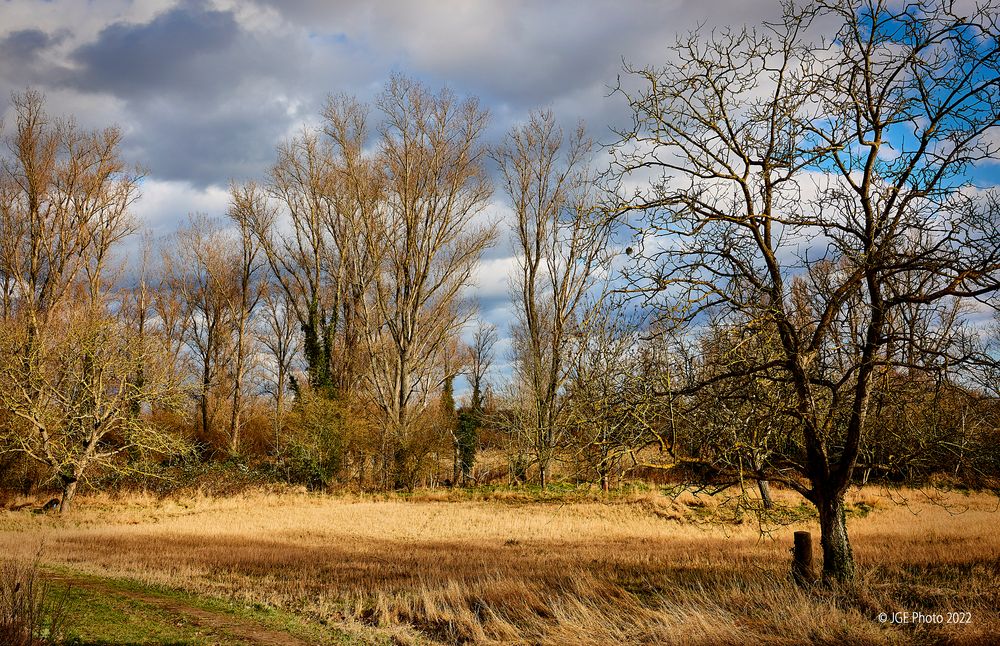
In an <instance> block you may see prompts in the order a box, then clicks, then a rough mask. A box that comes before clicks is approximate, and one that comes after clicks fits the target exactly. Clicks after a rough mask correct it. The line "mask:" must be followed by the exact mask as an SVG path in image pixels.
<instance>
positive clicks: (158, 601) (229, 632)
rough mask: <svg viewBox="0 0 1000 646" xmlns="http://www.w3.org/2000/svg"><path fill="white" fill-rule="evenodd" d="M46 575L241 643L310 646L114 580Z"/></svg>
mask: <svg viewBox="0 0 1000 646" xmlns="http://www.w3.org/2000/svg"><path fill="white" fill-rule="evenodd" d="M45 578H46V579H48V580H50V581H58V582H60V583H65V584H67V585H70V586H72V587H74V588H79V589H83V590H89V591H91V592H97V593H99V594H102V595H115V596H119V597H126V598H128V599H132V600H134V601H138V602H141V603H144V604H147V605H150V606H153V607H155V608H158V609H160V610H162V611H164V612H165V613H169V614H173V615H179V616H181V617H183V618H184V619H186V620H187V621H189V622H190V623H191V624H193V625H195V626H197V627H199V628H202V629H205V630H208V631H211V632H213V633H216V634H218V635H220V636H222V637H228V638H235V639H237V640H239V641H240V642H241V643H245V644H260V645H261V646H265V645H266V646H310V644H309V642H305V641H303V640H301V639H299V638H298V637H295V636H294V635H291V634H289V633H286V632H283V631H278V630H273V629H271V628H267V627H266V626H264V625H263V624H260V623H258V622H255V621H253V620H250V619H242V618H240V617H236V616H233V615H230V614H226V613H223V612H214V611H211V610H205V609H204V608H197V607H195V606H191V605H189V604H186V603H184V602H183V601H180V600H178V599H174V598H171V597H168V596H165V595H157V594H155V593H150V592H137V591H135V590H128V589H124V588H121V587H119V586H115V585H113V584H111V583H106V582H102V581H96V580H93V579H85V578H79V577H74V576H72V575H67V574H54V573H47V574H46V575H45ZM223 643H226V642H223Z"/></svg>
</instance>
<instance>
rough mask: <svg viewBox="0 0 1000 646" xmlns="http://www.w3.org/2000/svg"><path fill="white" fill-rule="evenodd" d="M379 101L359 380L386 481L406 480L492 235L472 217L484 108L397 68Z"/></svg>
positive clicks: (484, 181) (481, 185) (479, 201)
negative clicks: (385, 445) (378, 176)
mask: <svg viewBox="0 0 1000 646" xmlns="http://www.w3.org/2000/svg"><path fill="white" fill-rule="evenodd" d="M378 105H379V108H380V109H381V111H382V113H383V116H384V121H383V123H382V125H381V128H380V138H379V147H378V152H377V160H378V165H379V168H380V170H381V172H382V173H383V174H384V177H385V204H384V207H383V208H381V209H379V211H378V212H377V213H376V214H375V215H376V216H377V219H376V220H375V221H373V222H372V223H371V225H370V226H369V227H368V230H367V231H366V234H365V238H366V249H367V252H368V254H369V255H370V257H371V258H376V259H378V260H377V263H376V265H375V266H376V271H375V273H374V275H373V276H372V279H371V284H372V294H371V297H370V298H369V299H368V300H367V301H366V302H365V311H364V315H365V327H366V331H367V337H368V338H367V347H368V349H369V353H370V365H371V368H370V370H369V380H368V387H369V391H370V396H371V399H372V402H373V404H374V405H375V407H376V408H377V410H378V411H379V414H380V418H381V420H380V421H381V422H382V423H383V424H384V425H385V427H386V429H387V430H388V432H389V434H390V435H389V438H388V439H389V440H390V442H389V446H391V447H392V448H391V451H392V453H393V463H394V464H393V471H394V481H395V485H396V486H410V484H411V483H412V481H413V475H414V473H415V470H414V465H413V464H411V460H410V457H411V456H410V455H408V453H409V451H408V444H409V442H410V441H411V439H413V432H414V430H415V429H416V428H417V427H418V422H419V419H418V418H419V417H420V415H421V413H422V411H423V410H424V408H425V406H426V403H427V399H428V397H429V396H430V394H431V393H432V390H433V388H434V386H435V385H436V384H438V383H440V378H439V376H438V375H439V373H440V367H441V366H440V362H441V358H442V357H441V353H442V350H443V349H444V347H445V345H446V343H447V342H448V341H449V340H450V339H452V338H454V337H455V335H456V334H457V333H458V330H459V329H460V328H461V326H462V325H463V324H464V322H465V321H466V320H467V319H468V317H469V315H470V313H471V310H470V309H469V308H464V307H462V305H461V302H460V297H461V295H462V289H463V288H464V287H465V286H467V285H468V284H469V282H470V279H471V276H472V271H473V268H474V267H475V265H476V263H477V261H478V260H479V258H480V256H481V254H482V252H483V250H484V249H486V248H487V247H488V246H489V245H490V244H492V243H493V240H494V238H495V228H494V227H493V226H479V227H477V226H475V225H474V224H473V222H472V219H473V218H474V217H475V216H476V215H477V214H479V213H480V212H481V211H482V210H483V208H484V207H485V206H486V203H487V200H488V199H489V198H490V196H491V194H492V187H491V185H490V182H489V179H488V177H487V175H486V172H485V169H484V167H483V158H484V154H485V153H484V150H483V148H482V147H481V146H480V144H479V140H480V137H481V136H482V133H483V130H484V128H485V126H486V120H487V113H486V112H485V111H484V110H483V109H482V108H480V107H479V105H478V103H477V102H476V101H474V100H471V99H469V100H465V101H461V102H460V101H458V100H456V99H455V97H454V96H453V95H452V94H451V93H450V92H448V91H447V90H442V91H441V92H439V93H437V94H432V93H431V92H430V91H428V90H427V89H426V88H425V87H424V86H422V85H420V84H419V83H417V82H415V81H412V80H409V79H405V78H401V77H394V78H393V79H392V80H391V81H390V82H389V84H388V86H387V88H386V90H385V92H384V93H383V94H382V96H381V97H380V98H379V101H378Z"/></svg>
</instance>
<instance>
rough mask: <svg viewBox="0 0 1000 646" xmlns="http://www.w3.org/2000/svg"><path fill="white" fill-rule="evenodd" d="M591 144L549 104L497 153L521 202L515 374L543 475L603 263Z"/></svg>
mask: <svg viewBox="0 0 1000 646" xmlns="http://www.w3.org/2000/svg"><path fill="white" fill-rule="evenodd" d="M592 149H593V143H592V142H591V141H590V140H589V139H588V138H587V137H586V135H585V132H584V128H583V126H582V125H581V126H579V127H578V128H577V129H576V130H575V131H574V132H573V133H572V134H571V135H570V136H569V137H565V136H564V133H563V131H562V129H561V128H559V126H558V125H557V124H556V122H555V117H554V116H553V115H552V113H551V112H550V111H547V112H534V113H532V114H531V117H530V119H529V120H528V122H527V123H525V124H524V125H521V126H517V127H515V128H514V129H513V130H512V131H511V132H510V133H509V134H508V135H507V138H506V139H505V141H504V142H503V144H502V145H501V146H499V147H498V148H497V149H496V150H494V151H493V153H492V155H493V157H494V159H495V160H496V162H497V163H498V164H499V166H500V171H501V176H502V178H503V184H504V188H505V189H506V191H507V194H508V195H509V197H510V199H511V201H512V202H513V207H514V215H515V220H514V233H515V236H514V239H515V247H514V250H515V255H516V257H517V261H518V264H519V269H520V271H519V272H518V273H517V274H516V275H515V277H514V280H513V281H512V285H511V290H512V293H513V298H514V301H515V304H516V312H517V320H518V326H517V329H516V331H515V335H514V336H515V359H516V370H517V379H518V382H519V385H520V387H522V388H523V389H524V390H525V393H524V395H523V398H522V400H523V401H526V402H528V403H529V406H530V410H529V411H525V414H523V415H519V416H518V419H520V420H522V421H523V422H524V423H525V424H527V426H528V428H525V429H522V431H525V432H527V435H528V439H529V441H530V443H531V446H532V448H533V451H534V461H535V463H536V464H537V466H538V479H539V483H540V484H541V485H542V486H543V487H544V486H545V485H546V483H547V482H548V479H549V471H550V463H551V461H552V458H553V455H554V452H555V450H556V448H557V446H558V444H559V441H560V438H561V437H562V435H563V433H564V432H565V430H566V428H565V418H564V415H563V404H564V401H565V398H564V397H562V394H563V389H564V386H565V383H566V379H567V376H568V374H569V369H570V366H571V364H572V357H571V356H570V352H571V350H572V348H573V347H580V344H575V342H574V336H578V335H580V334H582V333H583V331H584V328H585V326H584V325H583V318H584V310H585V299H586V297H587V296H588V294H589V292H590V291H591V290H592V289H593V287H594V286H595V285H596V284H597V282H598V281H599V280H600V278H601V277H602V273H603V271H602V270H604V269H606V267H605V266H604V263H605V261H606V260H607V258H608V255H607V248H606V247H607V241H608V228H607V226H606V224H605V218H604V216H603V213H602V212H601V211H600V210H598V209H597V208H596V204H595V202H594V200H593V198H592V195H591V193H592V190H591V188H592V177H591V176H590V174H589V172H588V164H589V162H590V155H591V152H592Z"/></svg>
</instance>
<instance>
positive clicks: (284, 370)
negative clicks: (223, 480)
mask: <svg viewBox="0 0 1000 646" xmlns="http://www.w3.org/2000/svg"><path fill="white" fill-rule="evenodd" d="M261 303H262V306H263V312H262V314H261V315H260V317H259V319H258V320H259V321H260V324H259V328H260V329H259V330H258V336H259V339H260V344H261V345H262V346H263V347H264V348H265V349H266V350H267V351H268V353H269V354H270V357H269V358H268V359H265V360H264V361H263V363H264V365H265V372H266V373H267V374H268V375H269V377H268V381H270V384H271V385H270V388H271V394H272V396H273V397H274V450H275V452H278V450H279V448H280V436H281V430H282V427H283V425H284V422H285V413H286V411H287V397H288V388H289V383H290V381H289V380H290V378H291V375H292V361H293V359H294V357H295V354H296V351H297V349H298V327H297V325H296V320H295V314H294V313H293V312H292V305H291V304H290V303H289V302H288V295H287V294H286V293H285V292H284V290H282V289H281V288H279V287H276V286H275V285H273V284H267V283H265V284H264V285H263V287H262V289H261Z"/></svg>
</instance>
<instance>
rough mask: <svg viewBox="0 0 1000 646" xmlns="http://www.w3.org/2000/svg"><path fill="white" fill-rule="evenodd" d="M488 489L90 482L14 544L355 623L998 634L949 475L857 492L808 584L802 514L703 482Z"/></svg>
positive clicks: (420, 627)
mask: <svg viewBox="0 0 1000 646" xmlns="http://www.w3.org/2000/svg"><path fill="white" fill-rule="evenodd" d="M778 494H779V498H780V499H781V500H782V501H783V502H785V503H786V504H788V505H798V503H799V501H798V500H797V499H796V498H795V497H794V496H793V495H792V494H790V493H785V492H778ZM481 498H483V499H479V500H459V501H456V500H455V499H454V497H453V496H452V495H451V494H443V493H433V492H432V493H426V494H423V495H420V496H417V497H415V498H411V499H407V500H403V499H398V498H393V497H387V498H382V499H374V498H365V497H326V496H316V495H306V494H281V495H279V494H248V495H243V496H237V497H232V498H226V499H212V498H205V497H198V498H192V499H187V500H166V501H157V500H156V499H153V498H148V499H146V498H142V497H138V496H133V497H130V498H128V499H125V500H111V499H108V498H103V497H90V498H84V499H81V500H80V502H79V506H78V509H77V511H76V512H74V513H73V514H72V515H71V516H70V517H68V518H65V519H64V518H58V517H48V516H37V515H32V514H28V513H25V512H16V513H15V512H3V513H2V514H0V549H2V550H8V551H11V552H14V553H24V554H29V553H33V552H34V551H35V550H37V548H38V545H39V544H40V543H43V542H44V546H45V547H44V558H45V559H46V560H48V561H49V562H52V563H59V564H65V565H69V566H71V567H73V568H75V569H78V570H80V571H83V572H87V573H92V574H98V575H106V576H120V577H128V578H133V579H137V580H140V581H144V582H149V583H157V584H164V585H169V586H175V587H180V588H184V589H186V590H188V591H191V592H196V593H201V594H209V595H215V596H221V597H227V598H231V599H236V600H239V601H244V602H248V603H260V604H269V605H274V606H279V607H282V608H286V609H290V610H293V611H295V612H301V613H304V614H307V615H309V616H312V617H315V618H317V619H320V620H323V621H328V622H335V623H337V624H339V625H341V626H346V627H347V628H349V629H353V630H355V632H356V634H358V635H359V640H360V641H367V640H371V639H379V638H391V639H393V640H395V641H398V642H404V643H406V642H443V643H462V642H474V643H538V644H571V643H572V644H609V643H623V644H629V643H632V644H640V643H663V644H673V643H677V644H682V643H683V644H692V643H693V644H699V643H700V644H737V643H738V644H744V643H747V642H757V643H762V644H800V643H828V644H841V643H885V644H892V643H900V644H902V643H941V642H944V643H991V642H994V641H996V640H1000V613H998V609H1000V592H998V589H997V581H998V579H1000V536H998V535H997V528H998V522H997V521H998V520H1000V513H998V511H997V501H996V499H995V498H992V497H990V496H988V495H985V494H973V495H969V496H964V495H961V494H949V495H947V496H943V497H942V499H941V501H939V502H946V503H947V506H941V505H938V504H933V502H932V501H931V500H929V499H928V498H927V496H926V495H925V494H923V493H921V492H907V493H905V494H899V493H896V494H893V495H892V496H889V495H887V494H886V493H884V492H879V491H878V490H876V489H865V490H863V491H860V492H857V493H855V494H854V495H853V497H852V501H853V502H854V503H856V504H858V503H863V506H864V507H866V508H873V509H874V510H873V511H872V512H871V513H869V514H868V515H867V516H864V517H860V516H856V517H853V518H851V519H850V520H849V528H850V531H851V532H852V536H853V539H854V546H855V551H856V554H857V557H858V561H859V565H860V570H861V577H860V580H859V582H858V584H857V585H856V586H853V587H852V588H851V589H844V590H829V589H826V588H822V587H817V589H815V590H813V591H802V590H799V589H797V588H796V587H794V586H793V585H792V584H791V582H790V580H789V578H788V576H787V571H788V568H789V558H790V556H789V554H788V547H789V546H790V544H791V533H792V531H793V530H794V529H800V528H803V527H805V528H807V529H812V530H814V531H817V528H816V527H814V526H811V525H810V523H808V522H806V523H800V524H798V525H792V526H788V527H782V528H779V529H777V530H775V531H774V532H773V533H771V534H770V535H769V536H768V537H764V538H762V537H761V535H760V533H759V531H758V526H757V524H756V523H755V522H744V523H739V524H738V523H734V522H731V521H730V522H724V523H713V522H710V521H711V520H712V519H713V518H715V517H728V516H726V514H724V513H723V512H722V510H721V509H716V508H715V507H716V502H715V501H714V500H706V499H705V497H704V496H695V495H692V494H691V493H684V494H682V495H680V496H677V497H676V498H669V497H666V496H663V495H661V494H658V493H643V494H635V495H629V496H624V497H618V498H615V499H612V500H611V501H601V500H599V499H597V498H598V497H597V496H595V497H594V498H595V499H593V500H590V499H587V498H586V497H584V499H581V500H573V501H570V502H565V503H560V502H547V503H533V502H528V501H526V500H525V499H526V497H525V496H524V495H523V494H494V495H490V496H481ZM900 498H904V499H906V500H907V501H908V503H909V504H908V506H899V505H898V504H897V503H898V502H899V499H900ZM958 511H962V513H956V512H958ZM817 542H818V536H817ZM817 556H818V555H817ZM914 610H916V611H921V612H924V613H928V612H942V613H946V612H948V611H951V610H953V611H968V612H971V613H972V621H971V623H970V624H968V625H954V624H953V625H944V626H927V625H893V624H889V623H886V624H881V623H879V622H878V621H877V620H876V619H875V618H876V616H877V615H878V613H879V612H887V613H892V612H896V611H914Z"/></svg>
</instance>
